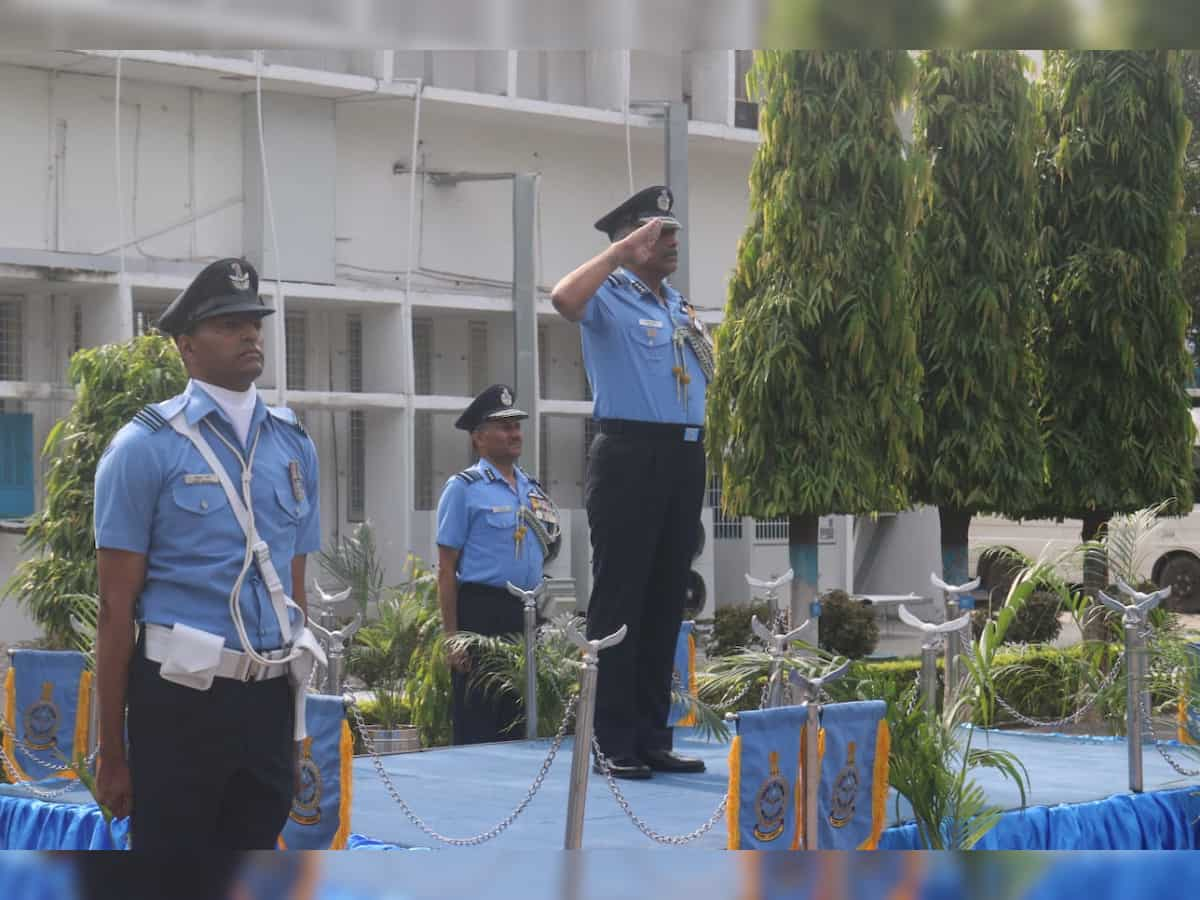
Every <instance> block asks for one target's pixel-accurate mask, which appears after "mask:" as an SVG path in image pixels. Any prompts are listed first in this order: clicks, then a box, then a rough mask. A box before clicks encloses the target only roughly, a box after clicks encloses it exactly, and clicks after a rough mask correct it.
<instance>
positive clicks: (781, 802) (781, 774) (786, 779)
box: [727, 706, 808, 850]
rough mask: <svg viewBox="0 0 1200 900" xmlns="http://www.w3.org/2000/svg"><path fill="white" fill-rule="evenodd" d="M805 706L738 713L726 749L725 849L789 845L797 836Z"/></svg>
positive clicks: (791, 846)
mask: <svg viewBox="0 0 1200 900" xmlns="http://www.w3.org/2000/svg"><path fill="white" fill-rule="evenodd" d="M807 718H808V708H807V707H806V706H782V707H778V708H776V709H760V710H749V711H747V712H743V713H739V714H738V723H737V731H738V733H737V736H736V737H735V738H734V739H733V745H732V747H731V748H730V750H729V805H728V813H727V815H728V823H727V825H728V846H729V849H730V850H794V849H798V847H799V844H798V842H799V838H800V814H799V805H800V792H799V783H798V781H799V778H800V736H801V732H802V731H803V730H804V722H805V720H806V719H807Z"/></svg>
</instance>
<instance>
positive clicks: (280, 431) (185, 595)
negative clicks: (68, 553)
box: [95, 382, 321, 651]
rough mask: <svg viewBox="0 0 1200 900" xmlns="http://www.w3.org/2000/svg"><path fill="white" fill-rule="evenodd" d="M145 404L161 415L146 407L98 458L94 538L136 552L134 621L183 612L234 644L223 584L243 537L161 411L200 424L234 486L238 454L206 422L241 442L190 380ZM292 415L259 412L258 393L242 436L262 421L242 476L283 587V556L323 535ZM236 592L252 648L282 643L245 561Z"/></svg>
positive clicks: (286, 561) (287, 579)
mask: <svg viewBox="0 0 1200 900" xmlns="http://www.w3.org/2000/svg"><path fill="white" fill-rule="evenodd" d="M148 409H149V410H153V411H155V412H157V414H158V416H161V419H162V420H163V423H161V424H160V422H159V420H158V419H157V418H156V417H155V415H154V412H147V411H146V410H143V411H142V412H141V413H139V414H138V416H137V418H136V419H135V420H134V421H133V422H130V423H129V424H128V425H126V426H125V427H124V428H122V429H121V430H120V431H119V432H117V435H116V437H114V438H113V440H112V443H111V444H109V446H108V448H107V449H106V450H105V451H104V455H103V456H102V457H101V459H100V465H99V467H98V468H97V469H96V520H95V524H96V546H97V547H99V548H106V549H111V550H128V551H131V552H134V553H141V554H143V555H145V557H146V582H145V586H144V587H143V588H142V593H141V596H140V597H139V598H138V602H137V610H136V616H137V620H138V621H139V622H147V623H151V624H156V625H166V626H170V625H173V624H174V623H176V622H180V623H182V624H184V625H190V626H191V627H193V628H199V629H201V630H203V631H207V632H209V633H211V634H218V635H221V636H223V637H224V638H225V646H226V648H228V649H230V650H241V649H242V644H241V641H240V640H239V638H238V635H237V631H236V630H235V628H234V625H233V619H232V617H231V616H230V615H229V592H230V591H232V590H233V585H234V582H235V581H236V580H237V576H238V572H240V571H241V568H242V560H243V558H244V557H245V553H246V536H245V533H244V532H243V531H242V528H241V526H240V525H239V524H238V521H237V518H236V517H235V516H234V514H233V510H232V509H231V508H230V506H229V500H228V498H227V497H226V496H225V491H224V489H223V488H222V487H221V485H220V484H218V483H216V482H215V480H214V479H213V478H212V470H211V469H209V467H208V464H207V463H205V462H204V458H203V457H202V456H201V455H200V452H199V451H198V450H197V449H196V448H195V447H194V446H193V445H192V442H191V441H189V440H188V439H187V438H186V437H184V436H183V435H181V434H179V433H178V432H176V431H175V430H174V429H173V428H172V427H171V426H170V425H169V424H165V420H168V419H170V418H171V416H173V415H174V414H175V413H177V412H178V411H180V410H181V409H182V410H184V415H185V417H186V420H187V421H188V422H189V423H190V424H197V423H200V424H199V425H198V427H199V429H200V434H201V435H202V437H203V439H204V440H206V441H207V442H208V444H209V446H210V447H212V449H213V453H215V454H216V456H217V459H218V460H220V462H221V464H222V465H224V467H225V470H226V472H228V473H229V477H230V479H231V480H232V481H233V483H234V486H235V488H236V489H238V490H239V491H240V488H241V478H242V475H241V473H242V467H241V463H239V462H238V460H237V459H236V457H235V456H234V455H233V453H232V452H231V451H230V450H229V448H228V447H226V446H225V444H224V443H223V442H222V441H221V440H220V439H219V438H217V437H216V436H215V435H214V434H213V433H212V431H211V430H210V426H211V427H212V428H216V429H218V430H219V431H220V432H221V434H222V435H224V436H225V438H226V440H228V441H229V442H230V443H232V444H233V446H235V447H239V448H240V449H241V452H242V454H243V456H244V455H246V454H248V452H249V450H248V447H241V442H240V441H239V440H238V438H237V435H236V434H235V432H234V429H233V425H232V424H231V423H230V421H229V419H228V418H226V416H225V413H224V412H223V411H222V410H221V408H220V407H219V406H218V405H217V403H216V402H215V401H214V400H213V399H212V398H211V397H210V396H209V395H208V394H207V393H205V391H204V390H203V389H202V388H201V387H199V386H198V385H197V384H195V383H194V382H189V383H188V387H187V390H186V391H184V393H182V394H179V395H178V396H176V397H172V398H171V399H170V400H167V401H165V402H163V403H156V404H154V405H153V406H152V407H149V408H148ZM294 421H295V416H294V415H293V414H292V413H291V412H290V411H289V410H271V411H268V409H267V407H266V405H265V404H264V403H263V402H262V400H261V399H260V400H259V401H258V402H257V404H256V405H255V408H254V415H253V417H252V418H251V420H250V433H249V437H248V442H249V444H253V443H254V436H255V434H256V433H258V432H260V431H261V436H260V437H259V440H258V449H257V450H256V451H255V454H254V467H253V476H252V479H251V482H250V496H251V499H252V501H253V503H254V521H255V525H256V527H257V529H258V533H259V536H260V537H261V538H262V539H263V540H264V541H266V542H267V545H268V546H269V547H270V548H271V561H272V562H273V563H274V564H275V569H276V570H277V571H278V573H279V580H280V581H281V582H282V583H283V589H284V591H285V592H286V593H287V594H288V596H291V595H292V558H293V557H295V556H302V555H304V554H306V553H312V552H314V551H316V550H319V549H320V546H321V526H320V520H319V512H318V509H319V500H318V493H317V491H318V484H319V478H318V471H317V452H316V448H315V447H313V443H312V440H311V439H310V438H309V437H308V435H307V434H305V433H304V432H303V431H301V430H300V428H299V427H298V426H297V425H295V424H293V423H294ZM293 462H294V463H296V464H297V465H298V467H299V473H300V478H301V484H302V488H301V487H299V486H297V488H296V489H294V488H293V483H292V478H291V472H290V469H289V463H293ZM206 476H207V477H206ZM297 493H300V494H302V496H301V497H297V496H296V495H297ZM239 602H240V604H241V611H242V618H243V620H244V621H245V624H246V634H247V636H248V637H249V639H250V643H251V645H252V646H253V647H254V649H255V650H259V651H263V650H276V649H279V648H280V647H281V646H282V635H281V634H280V631H279V623H278V621H277V620H276V618H275V611H274V609H273V608H272V606H271V595H270V593H269V592H268V591H267V587H266V585H265V584H263V581H262V576H261V574H260V573H259V571H258V567H257V566H255V565H253V564H251V566H250V570H249V572H248V573H247V575H246V578H245V581H243V583H242V590H241V596H240V598H239ZM291 618H292V625H293V628H295V627H298V626H299V624H300V612H299V611H298V610H292V611H291Z"/></svg>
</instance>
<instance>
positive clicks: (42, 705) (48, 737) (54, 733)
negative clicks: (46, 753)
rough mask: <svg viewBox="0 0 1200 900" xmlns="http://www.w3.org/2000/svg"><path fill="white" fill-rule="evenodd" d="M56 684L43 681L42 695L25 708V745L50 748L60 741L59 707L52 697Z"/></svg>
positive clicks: (40, 748)
mask: <svg viewBox="0 0 1200 900" xmlns="http://www.w3.org/2000/svg"><path fill="white" fill-rule="evenodd" d="M53 695H54V684H53V683H52V682H49V681H43V682H42V696H41V698H40V699H38V700H37V701H35V702H34V703H31V704H30V705H29V708H28V709H26V710H25V717H24V718H25V739H24V742H25V746H27V747H28V748H29V749H30V750H49V749H50V748H51V747H53V746H54V745H55V743H57V741H58V707H57V706H55V705H54V700H53V699H52V697H53Z"/></svg>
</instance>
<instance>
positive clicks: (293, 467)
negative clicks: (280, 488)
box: [288, 459, 304, 503]
mask: <svg viewBox="0 0 1200 900" xmlns="http://www.w3.org/2000/svg"><path fill="white" fill-rule="evenodd" d="M288 476H289V477H290V478H291V480H292V496H293V497H295V498H296V502H297V503H300V502H301V501H303V500H304V479H303V478H301V477H300V463H299V462H297V461H296V460H294V459H292V460H288Z"/></svg>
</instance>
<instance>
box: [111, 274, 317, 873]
mask: <svg viewBox="0 0 1200 900" xmlns="http://www.w3.org/2000/svg"><path fill="white" fill-rule="evenodd" d="M272 312H273V310H271V309H269V308H267V307H266V306H264V305H263V303H262V300H261V298H260V297H259V295H258V274H257V273H256V272H255V271H254V268H253V267H252V266H251V265H250V264H249V263H248V262H246V261H245V260H243V259H223V260H220V261H218V262H215V263H213V264H211V265H209V266H207V267H206V268H205V269H204V270H203V271H202V272H201V273H200V274H199V275H197V276H196V278H195V280H193V281H192V283H191V285H190V286H189V287H188V288H187V289H186V290H185V291H184V292H183V293H182V294H180V295H179V296H178V297H177V298H176V299H175V301H174V302H173V303H172V304H171V305H170V306H169V307H168V308H167V310H166V311H165V312H164V313H163V314H162V317H161V318H160V319H159V321H158V327H159V328H160V329H161V330H162V331H163V332H165V333H166V334H168V335H171V336H172V337H173V338H174V339H175V345H176V347H177V348H178V349H179V353H180V355H181V356H182V357H183V363H184V366H185V367H186V369H187V372H188V375H189V376H190V380H189V382H188V385H187V389H186V390H185V391H184V392H183V393H182V394H179V395H178V396H176V397H173V398H171V399H170V400H167V401H165V402H163V403H156V404H152V405H150V406H147V407H145V408H144V409H143V410H142V411H141V412H140V413H138V414H137V416H135V417H134V420H133V421H132V422H130V423H129V424H127V425H126V426H125V427H124V428H122V429H121V430H120V431H119V432H118V433H117V435H116V437H115V438H114V439H113V441H112V443H111V444H110V445H109V447H108V449H107V450H106V451H105V453H104V456H103V458H102V459H101V461H100V465H99V468H98V469H97V473H96V513H95V528H96V547H97V565H98V570H99V579H100V622H99V628H98V631H97V670H98V687H99V703H100V758H99V759H100V763H99V773H98V779H97V781H98V792H99V798H100V800H101V801H102V802H103V803H105V804H106V805H107V806H108V807H109V808H110V809H111V810H112V811H113V812H114V813H115V814H116V815H118V816H124V815H126V814H129V813H130V812H132V816H133V845H134V848H135V849H138V850H144V849H150V850H159V849H170V848H184V847H186V848H189V849H190V848H226V849H272V848H274V847H275V846H276V839H277V838H278V835H279V833H280V831H281V830H282V829H283V826H284V824H285V822H286V820H287V817H288V812H289V809H290V807H291V802H292V796H293V787H294V761H295V744H294V743H293V741H294V738H298V737H299V736H302V735H301V734H299V733H298V732H297V731H295V730H294V729H296V728H298V729H301V730H302V729H303V716H300V717H299V719H298V723H299V724H297V719H296V716H295V708H296V706H297V705H298V704H299V705H301V708H302V704H303V687H299V688H297V690H296V692H295V693H293V691H292V689H291V686H290V684H289V682H290V681H291V680H292V679H291V678H289V677H288V676H289V675H291V676H293V677H295V669H294V668H293V666H299V667H301V668H303V667H304V666H306V665H308V666H310V665H311V662H312V654H313V653H316V654H317V655H318V656H319V655H320V649H319V647H316V646H315V643H314V641H313V639H312V635H311V633H310V632H309V631H308V630H307V629H306V628H305V621H306V619H305V594H304V569H305V554H307V553H311V552H313V551H315V550H318V549H319V548H320V525H319V521H318V501H317V498H318V473H317V455H316V450H315V448H314V447H313V443H312V441H311V440H310V439H309V437H308V435H307V434H306V433H305V432H304V430H303V429H302V428H301V426H300V425H299V423H298V422H297V420H296V417H295V415H294V414H293V413H292V412H290V411H289V410H286V409H273V408H268V407H267V406H265V405H264V404H263V401H262V399H261V398H260V397H259V396H258V395H257V393H256V390H255V385H254V380H255V379H256V378H257V377H258V376H259V375H260V374H261V373H262V370H263V340H262V319H263V318H264V317H265V316H268V315H270V314H271V313H272ZM280 352H282V348H280ZM135 622H136V623H137V624H138V626H140V627H139V628H138V634H137V637H136V643H135V630H134V623H135ZM126 707H128V734H129V750H130V753H129V758H128V759H127V758H126V750H125V740H124V736H125V734H124V730H125V711H126Z"/></svg>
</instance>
